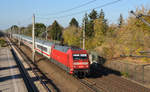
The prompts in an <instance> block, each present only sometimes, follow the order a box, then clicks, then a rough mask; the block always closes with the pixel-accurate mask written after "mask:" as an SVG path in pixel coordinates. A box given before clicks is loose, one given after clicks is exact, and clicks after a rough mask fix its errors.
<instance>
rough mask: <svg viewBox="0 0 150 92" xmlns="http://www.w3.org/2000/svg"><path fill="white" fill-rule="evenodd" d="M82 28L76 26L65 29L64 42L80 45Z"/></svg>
mask: <svg viewBox="0 0 150 92" xmlns="http://www.w3.org/2000/svg"><path fill="white" fill-rule="evenodd" d="M80 36H81V30H79V28H77V27H75V26H70V27H68V28H66V29H64V33H63V38H64V43H65V44H68V45H70V46H80Z"/></svg>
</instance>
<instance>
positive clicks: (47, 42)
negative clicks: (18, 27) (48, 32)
mask: <svg viewBox="0 0 150 92" xmlns="http://www.w3.org/2000/svg"><path fill="white" fill-rule="evenodd" d="M15 36H19V35H17V34H16V35H15ZM20 36H21V37H23V38H25V39H27V40H29V41H32V38H31V37H29V36H25V35H20ZM35 42H36V43H40V44H44V45H46V46H52V45H53V44H55V47H54V48H55V49H56V50H59V51H62V52H67V51H68V50H69V49H71V50H74V51H75V50H76V51H77V50H82V49H81V48H78V47H73V46H62V45H59V44H56V43H54V42H49V41H45V40H39V39H35Z"/></svg>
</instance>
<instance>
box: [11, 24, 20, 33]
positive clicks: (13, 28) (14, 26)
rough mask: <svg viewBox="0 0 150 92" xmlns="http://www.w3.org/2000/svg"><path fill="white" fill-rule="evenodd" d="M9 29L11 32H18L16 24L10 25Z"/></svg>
mask: <svg viewBox="0 0 150 92" xmlns="http://www.w3.org/2000/svg"><path fill="white" fill-rule="evenodd" d="M11 30H12V32H13V33H18V30H19V27H18V26H17V25H12V26H11Z"/></svg>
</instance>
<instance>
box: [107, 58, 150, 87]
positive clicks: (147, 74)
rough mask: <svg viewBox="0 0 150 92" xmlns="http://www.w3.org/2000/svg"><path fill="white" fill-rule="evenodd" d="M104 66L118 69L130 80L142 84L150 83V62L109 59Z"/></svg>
mask: <svg viewBox="0 0 150 92" xmlns="http://www.w3.org/2000/svg"><path fill="white" fill-rule="evenodd" d="M105 66H106V67H108V68H111V69H113V70H117V71H120V72H121V74H122V75H123V76H126V77H128V78H130V79H132V80H135V81H137V82H140V83H142V84H150V64H149V65H148V64H147V65H139V64H134V63H128V62H126V61H110V62H107V63H106V64H105Z"/></svg>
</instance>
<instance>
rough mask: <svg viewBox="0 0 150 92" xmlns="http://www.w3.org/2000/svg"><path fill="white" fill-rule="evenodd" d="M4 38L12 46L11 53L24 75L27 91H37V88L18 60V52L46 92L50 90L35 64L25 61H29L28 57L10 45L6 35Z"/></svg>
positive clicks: (10, 44)
mask: <svg viewBox="0 0 150 92" xmlns="http://www.w3.org/2000/svg"><path fill="white" fill-rule="evenodd" d="M6 39H7V42H8V44H9V46H10V47H11V48H12V52H13V55H14V56H15V59H16V61H17V64H18V67H19V69H20V71H21V72H22V75H23V77H24V80H25V83H26V86H27V88H28V91H29V92H39V90H38V89H37V88H36V86H35V85H34V83H33V81H32V80H31V78H30V76H29V74H28V73H27V71H26V69H25V67H24V66H23V64H22V63H21V62H20V60H19V57H18V56H17V54H20V56H21V57H22V59H24V61H26V63H27V65H28V66H29V67H30V69H31V71H32V72H33V73H34V75H35V76H36V78H37V80H39V81H40V83H41V84H42V86H43V87H44V88H45V89H46V92H51V90H50V88H49V87H48V86H47V83H46V81H45V80H43V79H42V78H41V74H39V72H40V71H39V69H38V68H37V67H36V65H34V64H33V63H31V62H27V61H30V60H28V58H26V56H25V55H24V54H23V53H22V52H21V51H20V49H19V48H18V47H17V46H15V45H12V43H11V42H10V40H9V38H7V37H6Z"/></svg>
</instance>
